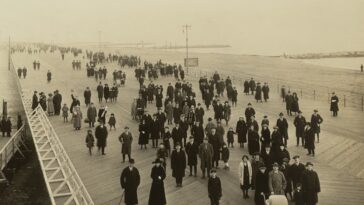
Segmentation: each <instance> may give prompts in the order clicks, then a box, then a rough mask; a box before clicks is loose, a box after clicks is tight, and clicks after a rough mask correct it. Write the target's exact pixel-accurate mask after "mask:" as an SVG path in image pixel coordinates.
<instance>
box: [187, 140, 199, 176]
mask: <svg viewBox="0 0 364 205" xmlns="http://www.w3.org/2000/svg"><path fill="white" fill-rule="evenodd" d="M185 150H186V153H187V161H188V166H190V176H192V174H194V176H195V177H196V176H197V153H198V144H197V143H196V142H195V141H194V138H193V136H190V140H189V142H188V143H187V144H186V147H185Z"/></svg>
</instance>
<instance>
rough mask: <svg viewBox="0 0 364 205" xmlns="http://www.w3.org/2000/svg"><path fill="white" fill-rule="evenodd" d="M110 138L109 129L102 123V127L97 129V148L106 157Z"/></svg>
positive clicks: (99, 126)
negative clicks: (107, 140) (108, 137)
mask: <svg viewBox="0 0 364 205" xmlns="http://www.w3.org/2000/svg"><path fill="white" fill-rule="evenodd" d="M107 136H108V132H107V128H106V126H105V125H104V122H103V121H100V125H98V126H97V127H96V129H95V137H96V139H97V143H96V144H97V148H98V151H99V152H100V151H101V154H102V155H105V147H106V139H107Z"/></svg>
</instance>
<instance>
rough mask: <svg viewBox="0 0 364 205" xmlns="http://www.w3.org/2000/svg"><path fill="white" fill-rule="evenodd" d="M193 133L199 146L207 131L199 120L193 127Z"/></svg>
mask: <svg viewBox="0 0 364 205" xmlns="http://www.w3.org/2000/svg"><path fill="white" fill-rule="evenodd" d="M191 135H192V136H194V142H196V143H197V145H198V146H199V145H200V144H201V143H202V142H203V138H204V137H205V131H204V129H203V127H202V124H201V123H200V122H199V121H196V122H195V124H194V125H193V126H192V127H191Z"/></svg>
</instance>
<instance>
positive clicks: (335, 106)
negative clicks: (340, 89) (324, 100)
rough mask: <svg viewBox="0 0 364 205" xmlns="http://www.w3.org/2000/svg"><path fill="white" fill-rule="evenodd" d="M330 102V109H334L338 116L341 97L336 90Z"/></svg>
mask: <svg viewBox="0 0 364 205" xmlns="http://www.w3.org/2000/svg"><path fill="white" fill-rule="evenodd" d="M330 102H331V103H330V111H332V115H333V116H334V117H337V111H339V98H338V97H337V96H336V94H335V92H333V93H332V96H331V101H330Z"/></svg>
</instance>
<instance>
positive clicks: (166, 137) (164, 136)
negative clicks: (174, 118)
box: [162, 127, 172, 157]
mask: <svg viewBox="0 0 364 205" xmlns="http://www.w3.org/2000/svg"><path fill="white" fill-rule="evenodd" d="M171 137H172V135H171V133H170V132H169V127H165V128H164V132H162V139H163V144H164V147H165V149H166V151H167V153H168V154H167V157H168V156H171V144H170V142H169V139H170V138H171Z"/></svg>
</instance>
